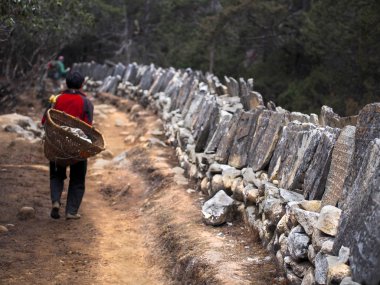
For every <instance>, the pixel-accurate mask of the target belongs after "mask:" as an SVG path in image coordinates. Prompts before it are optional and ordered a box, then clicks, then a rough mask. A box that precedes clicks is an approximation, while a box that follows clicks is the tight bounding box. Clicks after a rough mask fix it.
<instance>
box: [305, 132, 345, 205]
mask: <svg viewBox="0 0 380 285" xmlns="http://www.w3.org/2000/svg"><path fill="white" fill-rule="evenodd" d="M339 132H340V129H337V128H335V129H333V128H330V127H325V128H324V130H323V132H322V136H321V139H320V141H319V144H318V147H317V149H316V151H315V154H314V157H313V160H312V161H311V163H310V166H309V168H308V169H307V171H306V174H305V181H304V185H303V186H304V187H303V190H304V196H305V197H306V198H308V199H309V200H320V199H322V196H323V193H324V191H325V185H326V180H327V175H328V172H329V169H330V164H331V156H332V150H333V147H334V144H335V142H336V139H337V137H338V135H339Z"/></svg>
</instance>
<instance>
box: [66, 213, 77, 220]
mask: <svg viewBox="0 0 380 285" xmlns="http://www.w3.org/2000/svg"><path fill="white" fill-rule="evenodd" d="M78 219H80V215H79V214H70V213H67V214H66V220H78Z"/></svg>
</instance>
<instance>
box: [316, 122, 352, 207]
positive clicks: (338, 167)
mask: <svg viewBox="0 0 380 285" xmlns="http://www.w3.org/2000/svg"><path fill="white" fill-rule="evenodd" d="M355 130H356V128H355V127H353V126H347V127H345V128H344V129H343V130H342V131H341V133H340V135H339V137H338V139H337V141H336V143H335V146H334V149H333V152H332V160H331V166H330V171H329V174H328V176H327V182H326V187H325V193H324V194H323V197H322V206H326V205H332V206H336V205H337V203H338V201H339V200H340V199H341V195H342V192H343V185H344V180H345V179H346V177H347V175H348V170H349V165H350V162H351V158H352V153H353V151H354V147H355Z"/></svg>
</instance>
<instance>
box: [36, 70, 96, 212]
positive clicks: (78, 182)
mask: <svg viewBox="0 0 380 285" xmlns="http://www.w3.org/2000/svg"><path fill="white" fill-rule="evenodd" d="M83 82H84V77H83V75H82V74H80V73H79V72H77V71H74V72H69V73H68V74H67V76H66V85H67V88H68V89H67V90H64V91H62V92H61V94H59V95H58V96H57V97H56V99H55V102H54V104H53V106H52V108H54V109H56V110H60V111H63V112H65V113H67V114H70V115H72V116H74V117H77V118H79V119H80V120H82V121H84V122H86V123H87V124H89V125H92V119H93V112H94V106H93V104H92V103H91V101H90V100H89V99H88V98H87V96H86V94H84V93H83V92H82V91H81V89H82V85H83ZM46 112H47V111H46ZM46 112H45V114H44V116H43V118H42V124H44V123H45V121H46ZM66 168H67V167H66V166H60V165H58V164H56V163H55V162H54V161H50V194H51V201H52V209H51V213H50V216H51V217H52V218H53V219H59V218H60V214H59V209H60V206H61V195H62V191H63V185H64V180H65V179H66V178H67V176H66ZM86 172H87V160H83V161H79V162H77V163H75V164H72V165H70V182H69V188H68V193H67V201H66V219H79V218H80V215H79V214H78V210H79V207H80V205H81V202H82V198H83V195H84V192H85V180H86Z"/></svg>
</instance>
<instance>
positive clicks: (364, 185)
mask: <svg viewBox="0 0 380 285" xmlns="http://www.w3.org/2000/svg"><path fill="white" fill-rule="evenodd" d="M379 169H380V139H374V140H373V141H372V142H370V143H369V146H368V148H367V151H366V152H364V155H363V158H362V159H361V167H360V168H359V171H358V173H357V175H355V179H354V181H353V182H352V190H351V191H350V192H349V193H348V197H347V201H346V207H345V210H344V211H343V213H342V217H341V219H340V223H339V228H338V234H337V236H336V239H335V242H334V253H338V251H339V249H340V248H341V246H345V247H348V248H349V249H350V252H351V254H352V257H351V258H350V266H351V269H352V273H353V279H354V280H355V281H358V282H360V283H362V284H369V285H376V284H379V283H380V271H379V268H380V238H379V237H380V227H379V221H380V187H379V185H380V171H379Z"/></svg>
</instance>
